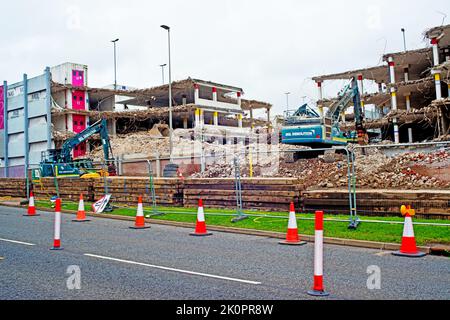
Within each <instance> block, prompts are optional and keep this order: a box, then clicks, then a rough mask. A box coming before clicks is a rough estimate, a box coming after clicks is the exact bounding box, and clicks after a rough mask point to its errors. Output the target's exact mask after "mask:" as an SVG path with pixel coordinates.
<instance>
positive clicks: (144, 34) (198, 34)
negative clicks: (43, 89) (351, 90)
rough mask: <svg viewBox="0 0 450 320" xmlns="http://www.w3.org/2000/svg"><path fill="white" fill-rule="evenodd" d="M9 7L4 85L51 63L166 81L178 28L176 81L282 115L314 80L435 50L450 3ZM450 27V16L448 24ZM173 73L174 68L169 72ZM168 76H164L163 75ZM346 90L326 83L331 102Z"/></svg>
mask: <svg viewBox="0 0 450 320" xmlns="http://www.w3.org/2000/svg"><path fill="white" fill-rule="evenodd" d="M5 2H6V1H2V5H1V12H2V18H1V20H0V25H1V27H2V28H1V30H2V31H3V32H2V44H1V47H0V79H5V80H8V81H9V82H10V83H12V82H17V81H19V80H20V79H21V77H22V74H23V73H27V74H28V75H29V77H32V76H35V75H38V74H40V73H41V72H42V70H43V69H44V68H45V66H53V65H57V64H60V63H62V62H67V61H69V62H77V63H83V64H87V65H88V66H89V75H88V76H89V80H88V81H89V86H105V85H108V84H111V83H113V82H114V73H113V46H112V43H110V40H112V39H115V38H119V39H120V40H119V42H118V82H119V83H120V84H125V85H130V86H136V87H152V86H156V85H159V84H160V83H161V81H162V80H161V68H160V67H159V65H160V64H163V63H167V33H166V31H164V30H163V29H161V28H160V27H159V26H160V25H161V24H167V25H170V26H171V28H172V65H173V68H172V75H173V76H172V78H173V79H174V80H181V79H185V78H187V77H188V76H190V77H193V78H200V79H203V80H211V81H215V82H220V83H224V84H229V85H234V86H238V87H241V88H243V89H244V91H245V95H244V98H248V99H257V100H262V101H268V102H270V103H272V104H273V105H274V106H275V112H273V113H272V114H273V115H274V114H275V113H281V112H282V111H283V110H285V109H286V97H285V95H284V93H285V92H288V91H289V92H291V93H292V94H291V95H290V100H289V101H290V102H289V104H290V106H291V108H293V107H294V106H298V105H299V104H300V103H301V102H302V101H303V100H302V97H303V96H307V98H306V101H308V99H313V100H315V99H316V98H317V93H316V87H315V86H314V83H313V82H312V81H311V80H310V78H311V77H312V76H315V75H321V74H327V73H334V72H340V71H345V70H349V69H355V68H363V67H369V66H374V65H378V64H380V63H381V61H380V58H381V55H382V54H383V53H388V52H396V51H401V50H403V40H402V34H401V31H400V29H401V28H402V27H404V28H405V29H406V37H407V48H408V49H416V48H420V47H424V46H428V43H426V42H425V41H424V40H423V35H422V33H423V31H424V30H425V29H427V28H429V27H433V26H437V25H441V23H442V20H443V18H444V15H443V14H449V11H450V10H449V8H450V5H449V2H448V0H433V1H425V0H422V1H403V0H396V1H392V0H390V1H387V0H376V1H371V0H369V1H361V0H351V1H333V0H327V1H326V0H314V1H299V0H277V1H255V0H252V1H247V0H226V1H225V0H222V1H216V0H190V1H186V0H165V1H143V0H142V1H138V0H128V1H113V0H95V1H94V0H89V1H88V0H81V1H79V0H78V1H75V0H71V1H69V0H40V1H33V0H27V1H25V0H14V1H8V2H7V3H5ZM448 23H450V14H449V17H448V18H446V19H445V24H448ZM166 71H167V70H166ZM166 79H167V75H166ZM340 85H342V84H339V83H335V82H327V83H326V84H325V95H326V96H332V95H334V94H335V93H336V92H337V91H338V89H339V86H340Z"/></svg>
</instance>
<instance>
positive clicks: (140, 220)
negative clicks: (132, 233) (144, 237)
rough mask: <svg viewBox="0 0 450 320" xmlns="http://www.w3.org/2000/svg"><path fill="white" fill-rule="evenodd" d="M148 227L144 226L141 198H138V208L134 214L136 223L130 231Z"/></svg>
mask: <svg viewBox="0 0 450 320" xmlns="http://www.w3.org/2000/svg"><path fill="white" fill-rule="evenodd" d="M148 228H150V226H146V225H145V218H144V208H143V206H142V196H139V200H138V207H137V212H136V222H135V223H134V226H133V227H130V229H148Z"/></svg>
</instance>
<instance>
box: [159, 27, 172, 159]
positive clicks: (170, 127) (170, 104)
mask: <svg viewBox="0 0 450 320" xmlns="http://www.w3.org/2000/svg"><path fill="white" fill-rule="evenodd" d="M161 28H163V29H165V30H167V39H168V45H169V154H170V161H172V150H173V141H172V135H173V127H172V63H171V60H170V27H169V26H166V25H162V26H161Z"/></svg>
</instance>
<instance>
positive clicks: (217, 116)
mask: <svg viewBox="0 0 450 320" xmlns="http://www.w3.org/2000/svg"><path fill="white" fill-rule="evenodd" d="M214 125H215V126H218V125H219V112H217V111H214Z"/></svg>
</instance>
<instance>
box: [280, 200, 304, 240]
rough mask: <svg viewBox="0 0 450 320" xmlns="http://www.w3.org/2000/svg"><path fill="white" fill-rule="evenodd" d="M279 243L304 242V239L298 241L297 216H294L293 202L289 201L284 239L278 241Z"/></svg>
mask: <svg viewBox="0 0 450 320" xmlns="http://www.w3.org/2000/svg"><path fill="white" fill-rule="evenodd" d="M279 244H284V245H291V246H301V245H304V244H306V242H305V241H300V236H299V235H298V228H297V218H296V216H295V207H294V203H293V202H291V205H290V209H289V222H288V229H287V233H286V240H283V241H280V242H279Z"/></svg>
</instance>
